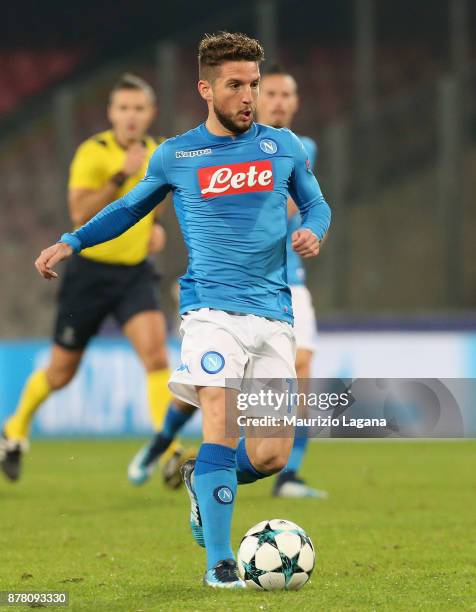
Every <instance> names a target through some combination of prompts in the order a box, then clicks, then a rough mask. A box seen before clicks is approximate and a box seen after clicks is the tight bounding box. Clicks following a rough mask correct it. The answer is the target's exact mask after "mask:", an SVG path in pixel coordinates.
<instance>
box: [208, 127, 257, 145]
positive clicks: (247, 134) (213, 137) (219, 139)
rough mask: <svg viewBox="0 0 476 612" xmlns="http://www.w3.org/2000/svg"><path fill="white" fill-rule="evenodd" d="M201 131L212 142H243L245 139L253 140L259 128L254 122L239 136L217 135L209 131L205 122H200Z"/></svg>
mask: <svg viewBox="0 0 476 612" xmlns="http://www.w3.org/2000/svg"><path fill="white" fill-rule="evenodd" d="M199 129H200V132H201V133H202V134H203V135H204V136H205V137H206V138H207V140H211V141H212V142H243V141H245V140H252V139H253V138H254V137H255V136H256V133H257V130H258V128H257V127H256V123H254V122H253V123H252V125H251V127H250V129H249V130H247V131H246V132H244V133H243V134H238V135H237V136H216V135H215V134H212V133H211V132H209V131H208V129H207V126H206V125H205V123H202V124H200V127H199Z"/></svg>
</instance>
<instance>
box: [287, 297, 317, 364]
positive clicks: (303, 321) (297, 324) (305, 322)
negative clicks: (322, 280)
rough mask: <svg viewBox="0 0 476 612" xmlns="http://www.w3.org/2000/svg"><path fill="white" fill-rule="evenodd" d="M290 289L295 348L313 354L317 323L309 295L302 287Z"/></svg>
mask: <svg viewBox="0 0 476 612" xmlns="http://www.w3.org/2000/svg"><path fill="white" fill-rule="evenodd" d="M290 289H291V295H292V300H293V312H294V335H295V336H296V347H297V348H298V349H306V350H308V351H312V352H314V351H315V350H316V342H315V336H316V329H317V323H316V315H315V312H314V307H313V305H312V298H311V293H310V292H309V289H308V288H307V287H305V286H304V285H291V286H290Z"/></svg>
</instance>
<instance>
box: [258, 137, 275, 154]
mask: <svg viewBox="0 0 476 612" xmlns="http://www.w3.org/2000/svg"><path fill="white" fill-rule="evenodd" d="M259 148H260V149H261V150H262V151H263V153H267V154H268V155H274V154H275V153H276V151H277V150H278V145H277V144H276V143H275V142H274V140H271V138H263V140H260V141H259Z"/></svg>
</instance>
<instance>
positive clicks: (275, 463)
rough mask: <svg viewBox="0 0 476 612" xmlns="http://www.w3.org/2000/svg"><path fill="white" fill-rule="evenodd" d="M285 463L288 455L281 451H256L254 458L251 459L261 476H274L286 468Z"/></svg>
mask: <svg viewBox="0 0 476 612" xmlns="http://www.w3.org/2000/svg"><path fill="white" fill-rule="evenodd" d="M287 462H288V455H287V453H285V452H283V451H280V450H275V451H269V450H268V451H260V450H258V451H257V453H256V455H255V457H253V462H252V463H253V465H254V467H255V468H256V469H257V470H258V471H259V472H262V473H263V474H276V473H277V472H280V471H281V470H283V469H284V468H285V467H286V464H287Z"/></svg>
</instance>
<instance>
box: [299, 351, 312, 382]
mask: <svg viewBox="0 0 476 612" xmlns="http://www.w3.org/2000/svg"><path fill="white" fill-rule="evenodd" d="M313 355H314V352H313V351H311V350H309V349H305V348H299V346H298V348H297V350H296V375H297V377H298V379H303V380H304V379H307V378H310V377H311V364H312V357H313Z"/></svg>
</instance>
